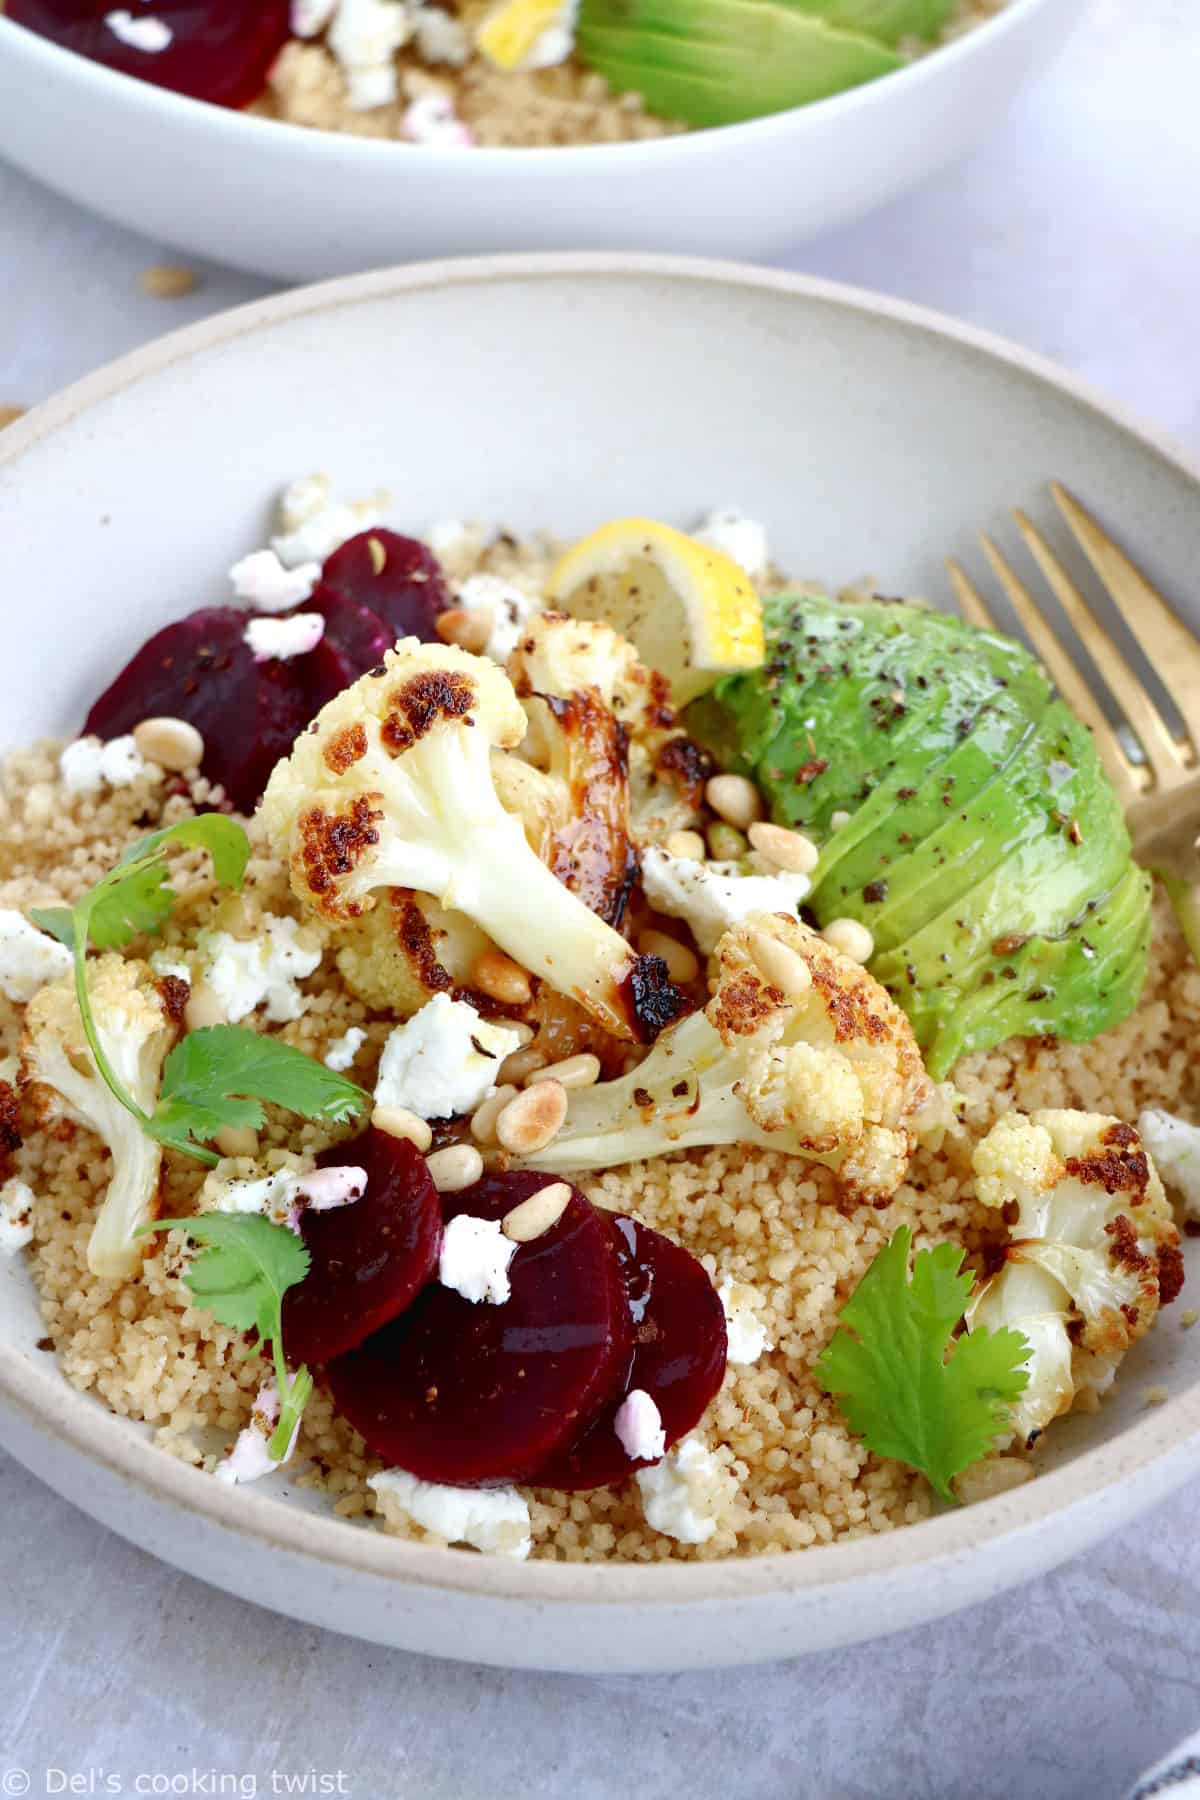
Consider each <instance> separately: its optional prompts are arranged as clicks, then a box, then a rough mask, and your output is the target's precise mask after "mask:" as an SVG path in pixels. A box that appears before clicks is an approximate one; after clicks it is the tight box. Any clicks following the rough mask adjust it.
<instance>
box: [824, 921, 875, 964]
mask: <svg viewBox="0 0 1200 1800" xmlns="http://www.w3.org/2000/svg"><path fill="white" fill-rule="evenodd" d="M821 936H822V937H823V938H824V939H825V942H826V943H827V944H829V945H830V946H831V948H832V949H834V950H840V951H841V953H842V955H843V956H848V957H849V958H850V960H851V962H856V963H865V962H870V960H871V958H872V956H874V954H875V939H874V938H873V937H872V936H871V933H870V932H869V931H868V930H867V928H866V926H865V925H863V924H860V922H859V921H858V920H857V919H831V920H830V921H829V924H828V925H826V927H825V929H824V931H823V932H822V933H821Z"/></svg>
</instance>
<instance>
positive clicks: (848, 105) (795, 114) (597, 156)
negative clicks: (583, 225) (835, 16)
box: [0, 0, 1063, 179]
mask: <svg viewBox="0 0 1200 1800" xmlns="http://www.w3.org/2000/svg"><path fill="white" fill-rule="evenodd" d="M1062 3H1063V0H1006V4H1005V5H1004V6H1003V7H1002V8H1001V10H1000V11H999V12H998V13H995V14H994V15H993V16H992V17H990V18H986V19H984V20H983V21H982V22H981V23H980V24H979V25H977V26H975V27H974V28H973V29H972V30H970V31H967V32H964V33H963V34H962V35H961V36H960V37H957V38H954V39H952V41H951V42H950V43H948V44H943V45H940V46H938V48H937V49H936V50H935V51H931V52H930V53H929V54H928V55H926V56H921V57H918V58H917V59H916V60H915V61H913V62H910V63H908V64H906V65H905V67H904V68H901V69H895V70H892V71H891V72H890V73H889V74H887V75H881V76H877V77H876V78H875V79H874V80H872V81H864V82H860V83H859V85H858V86H857V87H853V88H847V89H845V90H844V91H843V92H842V93H840V94H830V95H828V96H827V97H826V98H825V99H823V100H810V101H808V102H806V103H805V104H804V105H801V106H791V107H787V108H786V109H785V110H784V111H783V112H778V113H768V114H766V115H765V116H764V117H763V118H761V119H745V120H742V121H741V122H740V123H737V124H732V125H709V126H703V127H698V128H697V129H695V130H688V131H684V132H680V133H676V134H674V135H672V136H667V137H658V138H641V139H635V140H626V141H623V142H621V143H617V144H553V145H518V144H497V145H479V146H476V147H474V148H473V149H472V151H471V161H470V164H469V167H472V168H476V167H481V168H482V171H483V172H484V173H485V178H486V176H487V175H491V176H493V177H495V178H497V179H503V178H504V177H505V176H507V175H510V174H511V173H512V172H513V169H514V168H515V167H517V166H522V167H533V166H534V164H535V163H538V162H548V163H549V164H550V165H551V166H552V167H555V168H558V169H560V170H561V171H562V172H563V173H564V174H570V173H571V171H572V170H573V169H575V168H576V167H577V166H578V165H579V163H580V160H581V159H586V164H587V166H588V168H589V169H590V170H591V171H592V172H593V173H595V174H603V172H604V165H605V162H606V160H607V159H609V158H614V159H617V160H618V161H619V162H624V161H627V160H628V159H629V158H630V157H631V156H632V155H638V154H646V153H647V152H648V151H653V153H654V155H655V156H656V158H657V159H658V160H659V161H660V162H665V161H672V162H678V161H681V160H683V161H686V160H687V159H689V158H694V157H703V156H704V155H705V153H706V150H707V148H708V147H711V146H712V145H713V144H714V143H715V142H716V141H717V140H718V139H719V140H720V144H721V145H722V146H724V145H725V144H727V143H730V142H734V143H736V146H737V147H738V148H741V147H743V146H761V147H764V148H765V147H768V146H770V145H772V144H774V143H777V142H779V141H780V140H781V139H783V138H785V137H786V136H787V135H788V133H789V131H790V130H794V129H796V126H795V125H794V124H792V123H791V122H792V121H795V120H799V119H804V118H811V117H815V116H819V118H820V119H821V120H822V121H824V120H826V119H832V118H834V117H835V116H839V115H841V116H846V117H849V118H853V117H854V116H856V115H857V114H858V113H861V112H864V111H867V110H868V109H869V108H871V107H872V106H875V105H878V104H880V102H879V100H878V98H877V94H878V91H879V90H881V89H888V87H889V84H890V83H893V82H896V81H898V80H901V79H904V80H905V81H906V82H907V84H908V86H909V88H910V89H911V90H912V92H913V99H914V102H915V101H916V98H917V94H918V93H919V92H920V88H919V86H918V84H919V83H923V82H928V81H931V80H937V79H939V78H940V76H941V75H952V73H953V71H954V69H955V68H956V67H957V66H958V64H959V63H960V62H962V61H964V60H965V59H966V58H967V57H969V56H971V55H973V54H978V52H979V45H980V43H981V41H982V42H983V44H984V45H985V46H986V45H991V44H995V43H999V42H1001V41H1002V40H1003V39H1004V38H1005V37H1006V36H1007V35H1009V34H1010V33H1013V32H1017V31H1020V30H1021V29H1023V27H1024V24H1025V21H1026V20H1027V19H1028V18H1031V17H1032V16H1033V15H1034V14H1036V13H1037V12H1038V11H1039V10H1042V9H1044V8H1048V7H1050V6H1053V5H1055V4H1062ZM6 39H10V40H11V41H12V42H13V43H15V44H16V45H17V46H18V47H19V48H21V49H23V51H24V54H26V55H27V56H28V57H29V58H30V59H31V60H32V62H33V65H34V69H35V71H36V70H37V69H39V68H41V69H42V70H45V71H47V72H50V71H52V70H53V69H55V68H59V69H67V65H69V64H75V65H79V66H78V67H77V68H76V69H75V70H74V76H75V78H76V79H77V80H79V81H81V82H83V83H84V84H85V86H90V87H91V89H92V91H93V93H94V94H95V95H97V96H103V95H105V93H106V92H107V94H108V95H109V97H110V98H111V99H112V100H114V101H116V102H118V103H119V102H120V101H121V99H122V96H124V101H125V103H126V104H129V105H133V106H136V107H139V108H140V110H141V111H142V112H143V114H144V115H145V116H146V118H147V119H148V120H149V121H150V122H153V121H154V120H155V119H157V120H160V121H163V122H172V121H175V122H178V123H179V124H181V125H185V126H188V127H190V128H191V129H194V130H199V129H201V128H202V127H203V125H204V122H205V120H206V119H207V120H208V122H209V123H210V124H211V125H212V126H213V127H214V128H215V129H217V130H218V131H221V130H223V131H225V132H227V133H228V134H229V135H228V137H227V140H226V141H227V144H228V146H229V147H230V148H231V149H236V150H240V151H241V152H242V153H244V154H247V155H249V154H253V151H254V146H255V145H256V144H257V143H259V142H261V141H263V140H262V132H263V130H264V129H269V130H270V131H271V132H272V133H276V134H277V133H279V132H280V131H285V132H287V133H288V134H289V137H290V140H291V142H292V145H293V147H298V146H299V145H300V144H301V143H304V144H306V145H307V146H308V152H309V153H312V154H314V155H321V154H322V153H329V154H332V152H330V151H329V145H330V144H331V143H332V144H333V145H334V146H336V147H337V154H338V155H339V156H345V157H346V158H348V159H349V165H350V167H351V168H353V169H362V168H365V167H368V166H373V165H375V164H376V163H380V159H381V157H383V158H386V157H388V156H390V155H394V153H395V151H396V149H397V148H398V147H403V148H407V149H410V150H414V149H419V150H420V151H421V152H422V153H423V154H424V156H425V157H426V158H427V159H429V160H431V161H433V163H434V164H435V166H437V165H441V166H448V165H450V164H453V165H455V166H458V165H459V164H460V163H461V161H462V157H463V151H462V150H461V149H460V148H459V149H455V148H451V147H449V146H445V145H436V144H420V145H417V144H411V145H407V146H398V145H397V143H396V141H395V140H394V139H391V138H366V137H355V136H353V135H352V134H350V133H347V132H340V131H328V130H322V129H314V128H313V127H312V126H307V125H297V124H294V123H292V122H291V121H288V120H283V119H271V118H264V117H263V116H262V115H261V114H258V113H251V112H248V111H246V110H245V109H244V108H236V107H235V108H230V107H224V106H217V105H215V104H213V103H212V102H211V101H208V100H194V99H192V98H191V97H190V96H188V95H186V94H178V93H175V92H174V91H173V90H172V89H170V88H163V87H157V86H155V84H154V83H153V82H149V81H142V80H141V79H140V78H139V77H138V76H136V75H126V74H124V73H122V72H121V71H119V70H116V69H109V68H107V67H106V66H105V65H104V64H103V63H97V62H93V61H92V60H91V59H90V58H89V57H86V56H83V55H81V54H80V53H79V52H78V51H75V50H68V49H66V48H64V47H63V46H62V45H61V44H56V43H55V42H54V41H53V39H51V38H45V37H42V36H41V34H40V33H38V32H35V31H33V30H32V29H31V28H30V27H28V26H25V25H18V24H17V23H16V21H15V20H13V19H8V18H5V16H4V14H3V13H2V12H0V55H2V54H3V52H4V45H5V40H6ZM25 40H28V42H27V43H26V42H25ZM931 68H932V69H933V73H932V74H930V72H929V71H930V69H931ZM68 72H69V70H68ZM277 141H278V142H279V143H280V144H282V142H283V140H282V139H278V140H277ZM548 151H553V156H552V157H548V155H547V152H548ZM380 166H383V165H382V164H380Z"/></svg>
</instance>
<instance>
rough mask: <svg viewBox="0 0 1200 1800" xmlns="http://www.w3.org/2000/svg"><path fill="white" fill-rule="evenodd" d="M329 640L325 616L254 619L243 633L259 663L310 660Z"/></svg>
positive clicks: (299, 614) (298, 615)
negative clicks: (293, 659) (297, 658)
mask: <svg viewBox="0 0 1200 1800" xmlns="http://www.w3.org/2000/svg"><path fill="white" fill-rule="evenodd" d="M324 636H325V618H324V615H323V614H322V613H293V614H292V616H291V618H290V619H272V618H262V619H251V620H250V621H249V623H248V624H247V626H246V629H245V631H243V633H242V638H243V640H244V641H245V642H246V643H247V644H249V646H250V649H251V650H252V652H253V654H254V660H255V662H287V661H289V660H290V658H291V657H293V656H307V655H308V653H309V651H310V650H315V649H316V647H317V645H318V644H319V643H320V641H321V639H322V638H323V637H324Z"/></svg>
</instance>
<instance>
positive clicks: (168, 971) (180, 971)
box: [150, 950, 192, 986]
mask: <svg viewBox="0 0 1200 1800" xmlns="http://www.w3.org/2000/svg"><path fill="white" fill-rule="evenodd" d="M150 967H151V968H152V969H153V971H154V973H155V974H156V975H157V976H158V977H159V978H160V980H165V979H166V977H167V976H169V975H170V976H174V978H175V980H176V981H186V982H187V983H188V984H189V986H190V984H191V980H192V971H191V969H190V968H189V967H188V965H187V963H185V962H183V961H182V960H181V959H180V958H178V957H175V956H172V954H171V952H170V951H169V950H152V951H151V952H150Z"/></svg>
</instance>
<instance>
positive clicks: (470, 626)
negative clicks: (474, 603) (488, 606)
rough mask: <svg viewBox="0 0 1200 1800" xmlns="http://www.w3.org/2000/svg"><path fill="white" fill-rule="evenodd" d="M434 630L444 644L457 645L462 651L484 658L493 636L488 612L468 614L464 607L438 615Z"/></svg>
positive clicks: (454, 608) (455, 607) (452, 608)
mask: <svg viewBox="0 0 1200 1800" xmlns="http://www.w3.org/2000/svg"><path fill="white" fill-rule="evenodd" d="M434 630H435V631H436V632H437V634H438V636H439V637H440V638H441V640H442V642H443V644H457V645H458V647H459V649H460V650H469V651H470V652H471V654H472V655H473V656H482V655H483V652H484V650H485V649H486V648H487V641H488V639H489V638H490V637H491V635H492V621H491V616H490V615H489V614H488V613H486V612H468V611H467V609H466V608H465V607H463V606H452V607H451V608H450V609H449V611H448V612H444V613H439V614H438V616H437V618H436V620H435V621H434Z"/></svg>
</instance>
